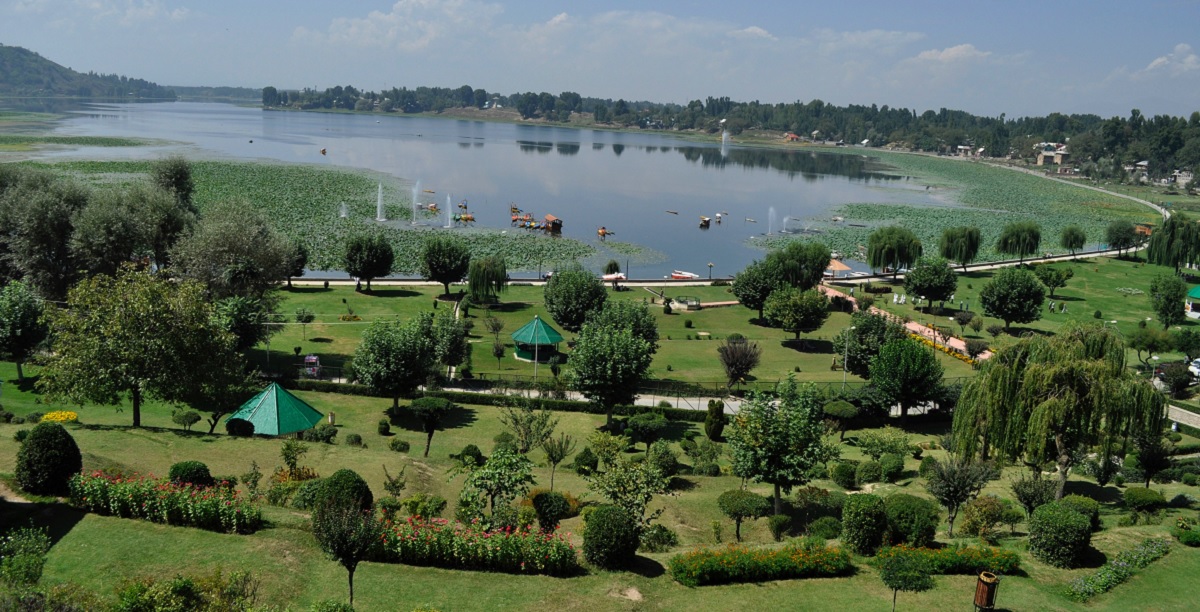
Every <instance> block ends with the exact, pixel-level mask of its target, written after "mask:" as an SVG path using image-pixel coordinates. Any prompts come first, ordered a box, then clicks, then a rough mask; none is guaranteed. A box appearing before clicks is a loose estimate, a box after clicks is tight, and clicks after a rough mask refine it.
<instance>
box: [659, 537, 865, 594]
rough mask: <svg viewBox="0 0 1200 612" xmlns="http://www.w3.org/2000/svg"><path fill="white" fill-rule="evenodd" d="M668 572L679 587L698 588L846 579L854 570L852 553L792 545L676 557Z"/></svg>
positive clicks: (696, 552)
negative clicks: (834, 578)
mask: <svg viewBox="0 0 1200 612" xmlns="http://www.w3.org/2000/svg"><path fill="white" fill-rule="evenodd" d="M667 568H668V571H670V572H671V577H672V578H674V579H675V581H676V582H678V583H679V584H682V585H684V586H690V587H696V586H703V585H708V584H731V583H738V582H766V581H769V580H788V579H795V578H825V577H830V576H843V575H846V574H848V573H850V571H851V570H852V569H853V566H852V565H851V564H850V553H848V552H846V551H844V550H841V549H839V548H828V547H825V546H817V547H809V546H796V545H788V546H785V547H784V548H777V549H762V548H747V547H745V546H735V545H730V546H728V547H725V548H721V549H716V550H713V549H709V548H700V549H697V550H693V551H691V552H687V553H684V554H681V555H675V556H674V557H671V560H670V561H668V562H667Z"/></svg>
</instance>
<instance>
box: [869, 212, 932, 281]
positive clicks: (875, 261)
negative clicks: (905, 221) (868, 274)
mask: <svg viewBox="0 0 1200 612" xmlns="http://www.w3.org/2000/svg"><path fill="white" fill-rule="evenodd" d="M921 253H922V247H921V240H920V239H919V238H917V235H916V234H914V233H912V231H910V230H907V229H904V228H903V227H900V226H898V225H892V226H888V227H884V228H881V229H878V230H875V231H874V232H872V233H871V235H870V237H868V238H867V265H868V266H871V268H872V269H875V268H885V267H886V268H891V269H892V277H893V278H895V276H896V273H897V272H898V271H899V269H900V268H906V267H908V266H911V265H912V264H913V262H914V261H916V260H917V258H918V257H920V256H921Z"/></svg>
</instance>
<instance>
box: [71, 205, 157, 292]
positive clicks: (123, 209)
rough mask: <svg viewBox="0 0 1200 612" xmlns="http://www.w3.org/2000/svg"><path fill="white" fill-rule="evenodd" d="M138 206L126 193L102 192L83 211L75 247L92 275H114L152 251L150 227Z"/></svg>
mask: <svg viewBox="0 0 1200 612" xmlns="http://www.w3.org/2000/svg"><path fill="white" fill-rule="evenodd" d="M137 205H138V202H137V201H136V200H133V199H130V198H127V197H126V196H125V194H124V193H123V192H119V191H102V192H99V193H97V194H96V195H94V196H92V198H91V199H90V200H89V201H88V204H87V206H85V207H83V210H81V211H79V214H78V215H77V216H76V218H75V230H74V232H73V233H72V235H71V250H72V251H74V253H75V260H76V261H77V262H78V263H79V265H80V266H82V267H83V269H84V270H86V272H87V273H88V274H107V275H109V276H112V275H114V274H116V273H117V269H118V268H120V267H121V264H124V263H128V262H130V261H134V260H135V259H137V258H138V256H140V255H144V254H146V253H148V252H149V242H150V226H149V225H148V224H147V220H146V218H145V217H144V216H143V215H142V214H141V213H142V210H141V209H139V208H138V206H137Z"/></svg>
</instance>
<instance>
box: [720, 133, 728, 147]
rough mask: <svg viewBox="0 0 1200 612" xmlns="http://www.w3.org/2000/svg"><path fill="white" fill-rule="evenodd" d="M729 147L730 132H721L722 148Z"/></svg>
mask: <svg viewBox="0 0 1200 612" xmlns="http://www.w3.org/2000/svg"><path fill="white" fill-rule="evenodd" d="M727 146H729V130H722V131H721V148H725V147H727Z"/></svg>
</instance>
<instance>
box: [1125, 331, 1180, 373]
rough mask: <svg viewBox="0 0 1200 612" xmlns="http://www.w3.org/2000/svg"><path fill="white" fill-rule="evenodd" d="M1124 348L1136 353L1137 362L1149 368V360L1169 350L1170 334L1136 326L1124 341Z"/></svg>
mask: <svg viewBox="0 0 1200 612" xmlns="http://www.w3.org/2000/svg"><path fill="white" fill-rule="evenodd" d="M1125 343H1126V346H1128V347H1129V348H1131V349H1133V350H1134V351H1136V352H1137V358H1138V361H1141V362H1142V365H1144V366H1149V365H1150V358H1151V357H1153V356H1154V355H1157V354H1159V353H1165V352H1167V351H1169V350H1171V334H1169V333H1168V332H1167V331H1166V330H1162V329H1155V328H1152V327H1150V326H1146V327H1142V326H1138V327H1137V328H1135V329H1134V330H1133V331H1132V332H1130V333H1129V337H1128V338H1126V339H1125Z"/></svg>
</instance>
